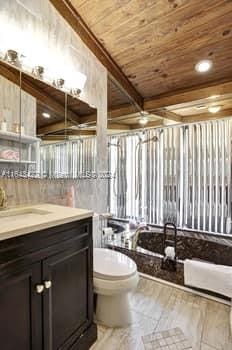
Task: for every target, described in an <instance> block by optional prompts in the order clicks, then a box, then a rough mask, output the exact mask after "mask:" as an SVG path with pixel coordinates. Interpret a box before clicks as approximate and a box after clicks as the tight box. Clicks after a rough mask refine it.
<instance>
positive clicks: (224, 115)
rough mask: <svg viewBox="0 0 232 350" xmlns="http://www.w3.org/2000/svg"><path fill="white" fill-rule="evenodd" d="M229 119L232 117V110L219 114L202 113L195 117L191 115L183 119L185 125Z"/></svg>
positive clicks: (225, 110)
mask: <svg viewBox="0 0 232 350" xmlns="http://www.w3.org/2000/svg"><path fill="white" fill-rule="evenodd" d="M227 117H232V108H229V109H224V110H222V111H220V112H218V113H215V114H213V113H201V114H195V115H189V116H184V117H182V122H183V123H193V122H200V121H207V120H216V119H223V118H227Z"/></svg>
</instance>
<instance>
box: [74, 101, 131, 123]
mask: <svg viewBox="0 0 232 350" xmlns="http://www.w3.org/2000/svg"><path fill="white" fill-rule="evenodd" d="M136 112H138V108H136V107H135V106H133V105H129V104H126V105H120V106H117V107H114V108H111V109H110V110H109V111H108V121H113V120H114V119H117V118H120V117H123V116H125V115H129V114H132V113H136ZM96 122H97V115H96V114H91V115H88V116H83V117H80V124H82V123H83V124H94V123H96Z"/></svg>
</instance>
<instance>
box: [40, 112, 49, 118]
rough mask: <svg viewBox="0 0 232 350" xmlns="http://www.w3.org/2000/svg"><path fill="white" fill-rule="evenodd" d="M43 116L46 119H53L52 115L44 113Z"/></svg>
mask: <svg viewBox="0 0 232 350" xmlns="http://www.w3.org/2000/svg"><path fill="white" fill-rule="evenodd" d="M42 116H43V117H44V118H50V117H51V115H50V114H49V113H47V112H43V113H42Z"/></svg>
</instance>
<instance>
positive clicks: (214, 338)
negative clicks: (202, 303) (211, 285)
mask: <svg viewBox="0 0 232 350" xmlns="http://www.w3.org/2000/svg"><path fill="white" fill-rule="evenodd" d="M229 313H230V307H229V306H227V305H222V304H219V303H217V302H214V301H207V308H206V316H205V320H204V328H203V334H202V342H203V343H206V344H207V345H210V346H212V347H215V348H216V349H220V350H227V349H228V350H229V349H230V350H231V349H232V338H231V335H230V321H229Z"/></svg>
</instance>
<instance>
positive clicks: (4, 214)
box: [0, 208, 50, 218]
mask: <svg viewBox="0 0 232 350" xmlns="http://www.w3.org/2000/svg"><path fill="white" fill-rule="evenodd" d="M46 214H50V212H49V211H47V210H41V209H36V208H22V209H8V210H3V211H0V218H8V217H15V216H17V217H20V216H22V217H24V218H25V216H28V215H29V216H35V215H36V216H37V215H46Z"/></svg>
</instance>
